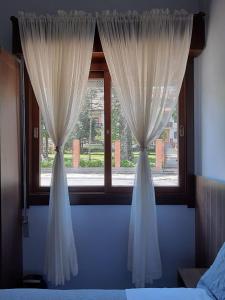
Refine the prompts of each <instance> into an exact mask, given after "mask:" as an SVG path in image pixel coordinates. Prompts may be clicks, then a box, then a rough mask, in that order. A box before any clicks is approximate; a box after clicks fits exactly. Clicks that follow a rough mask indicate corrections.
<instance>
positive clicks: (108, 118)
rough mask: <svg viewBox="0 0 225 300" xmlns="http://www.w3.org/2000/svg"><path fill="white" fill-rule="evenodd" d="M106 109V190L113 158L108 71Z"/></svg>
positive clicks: (105, 79)
mask: <svg viewBox="0 0 225 300" xmlns="http://www.w3.org/2000/svg"><path fill="white" fill-rule="evenodd" d="M104 111H105V114H104V115H105V151H104V152H105V153H104V155H105V192H109V191H110V189H111V186H112V159H111V152H112V151H111V78H110V74H109V72H108V71H105V72H104Z"/></svg>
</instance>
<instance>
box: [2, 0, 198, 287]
mask: <svg viewBox="0 0 225 300" xmlns="http://www.w3.org/2000/svg"><path fill="white" fill-rule="evenodd" d="M155 7H156V8H167V7H168V8H171V9H180V8H184V9H186V10H188V11H192V12H197V11H198V1H196V0H168V1H167V0H138V1H137V0H109V1H105V0H95V1H91V0H78V1H74V0H63V1H62V0H45V1H43V0H5V1H4V0H1V1H0V45H1V46H3V47H4V48H6V49H10V48H11V23H10V21H9V17H10V16H11V15H17V12H18V11H19V10H25V11H31V12H37V13H41V12H43V13H46V12H49V13H52V12H55V11H56V10H57V9H65V10H70V9H83V10H88V11H99V10H105V9H117V10H122V11H124V10H129V9H136V10H138V11H141V10H146V9H151V8H155ZM157 211H158V223H159V239H160V248H161V253H162V262H163V278H162V280H161V281H159V282H158V283H156V284H157V285H158V286H174V285H176V277H177V273H176V272H177V268H178V267H182V266H185V267H188V266H194V257H195V228H194V210H193V209H189V208H187V207H185V206H158V207H157ZM129 213H130V207H129V206H73V207H72V217H73V223H74V230H75V234H76V243H77V248H78V257H79V275H78V277H76V278H75V279H73V280H72V281H71V282H70V283H69V284H68V285H67V286H66V287H70V288H75V287H77V288H91V287H92V288H125V287H129V286H130V284H131V278H130V273H128V272H127V269H126V260H127V239H128V224H129ZM29 220H30V237H29V238H24V271H25V272H38V271H40V272H41V273H42V270H43V255H44V247H45V235H46V224H47V207H37V206H35V207H31V209H30V215H29Z"/></svg>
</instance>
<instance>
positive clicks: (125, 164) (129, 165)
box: [120, 159, 135, 168]
mask: <svg viewBox="0 0 225 300" xmlns="http://www.w3.org/2000/svg"><path fill="white" fill-rule="evenodd" d="M120 165H121V167H123V168H133V167H135V164H134V162H133V161H130V160H126V159H124V160H121V164H120Z"/></svg>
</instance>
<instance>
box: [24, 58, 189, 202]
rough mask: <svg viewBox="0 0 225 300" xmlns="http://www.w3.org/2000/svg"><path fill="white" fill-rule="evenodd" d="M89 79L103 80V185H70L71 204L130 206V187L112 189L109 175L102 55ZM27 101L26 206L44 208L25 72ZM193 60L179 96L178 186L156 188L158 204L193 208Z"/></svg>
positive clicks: (34, 114)
mask: <svg viewBox="0 0 225 300" xmlns="http://www.w3.org/2000/svg"><path fill="white" fill-rule="evenodd" d="M89 78H104V110H105V112H106V113H105V114H104V118H105V119H104V122H105V127H104V135H105V151H104V152H105V165H104V169H105V170H104V175H105V176H104V186H82V187H78V186H76V187H75V186H70V187H69V193H70V202H71V204H79V205H80V204H82V205H84V204H89V205H90V204H101V205H102V204H111V205H112V204H125V205H126V204H127V205H128V204H131V199H132V189H133V187H116V186H112V173H111V161H112V160H111V155H112V151H111V78H110V74H109V70H108V68H107V65H106V62H105V59H104V56H103V55H101V56H99V55H94V54H93V58H92V64H91V69H90V76H89ZM25 82H26V86H25V95H26V96H25V98H26V116H27V119H26V129H27V132H26V135H27V141H28V143H27V174H28V179H27V180H28V185H27V186H28V191H27V194H28V203H29V205H47V204H48V199H49V190H50V189H49V187H41V186H40V185H39V178H40V163H39V160H40V152H39V151H40V146H39V145H40V142H39V134H38V136H36V137H35V136H34V131H35V130H36V131H37V128H38V132H39V124H40V120H39V108H38V104H37V102H36V99H35V96H34V93H33V89H32V86H31V84H30V81H29V78H28V75H27V73H26V74H25ZM193 98H194V97H193V59H189V60H188V64H187V69H186V72H185V76H184V80H183V84H182V88H181V92H180V96H179V106H178V107H179V113H178V115H179V127H180V126H181V125H182V126H183V127H184V136H180V134H178V136H179V186H176V187H175V186H174V187H166V186H165V187H163V186H156V187H155V191H156V203H157V204H166V205H168V204H182V205H184V204H187V205H189V206H193V198H194V175H193V174H194V172H193V170H194V159H193V158H194V155H193V154H194V147H193V142H194V141H193V136H194V126H193V122H194V119H193V116H194V109H193V107H194V101H193Z"/></svg>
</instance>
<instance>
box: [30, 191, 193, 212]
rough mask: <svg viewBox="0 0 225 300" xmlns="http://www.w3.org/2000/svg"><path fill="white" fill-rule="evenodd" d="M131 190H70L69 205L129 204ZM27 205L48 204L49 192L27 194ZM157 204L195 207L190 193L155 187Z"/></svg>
mask: <svg viewBox="0 0 225 300" xmlns="http://www.w3.org/2000/svg"><path fill="white" fill-rule="evenodd" d="M131 202H132V192H126V193H115V192H76V193H75V192H70V203H71V205H131ZM28 203H29V205H48V204H49V192H35V193H30V194H29V196H28ZM156 204H157V205H187V206H188V207H190V208H191V207H195V201H194V195H193V194H190V193H184V192H177V193H169V192H165V193H163V192H159V191H157V189H156Z"/></svg>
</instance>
